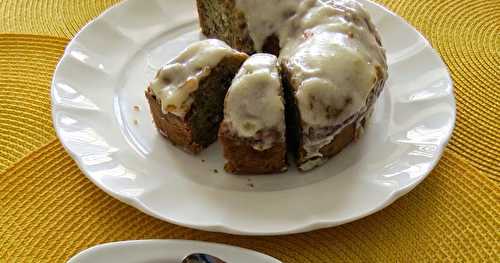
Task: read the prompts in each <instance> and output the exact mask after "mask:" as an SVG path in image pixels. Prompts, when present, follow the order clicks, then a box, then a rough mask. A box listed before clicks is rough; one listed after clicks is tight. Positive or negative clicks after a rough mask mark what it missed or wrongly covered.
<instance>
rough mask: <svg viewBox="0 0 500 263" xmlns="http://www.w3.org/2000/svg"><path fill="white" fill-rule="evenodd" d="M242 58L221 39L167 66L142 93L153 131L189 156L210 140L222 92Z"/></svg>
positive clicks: (214, 133)
mask: <svg viewBox="0 0 500 263" xmlns="http://www.w3.org/2000/svg"><path fill="white" fill-rule="evenodd" d="M247 58H248V56H247V55H246V54H245V53H241V52H238V51H236V50H234V49H232V48H230V47H229V46H228V45H227V44H225V43H224V42H222V41H220V40H215V39H208V40H203V41H199V42H196V43H194V44H192V45H190V46H189V47H187V48H186V49H185V50H184V51H182V52H181V53H180V54H179V55H178V56H177V57H176V58H174V59H173V60H171V61H170V62H169V63H167V65H166V66H164V67H163V68H161V69H160V70H159V71H158V73H157V74H156V77H155V79H154V80H153V81H152V82H151V83H150V85H149V87H148V88H147V90H146V98H147V99H148V102H149V105H150V108H151V113H152V115H153V119H154V122H155V124H156V127H157V128H158V131H159V132H160V133H161V134H162V135H163V136H165V137H166V138H168V139H169V140H170V141H171V142H172V143H173V144H174V145H176V146H179V147H181V148H182V149H184V150H185V151H187V152H189V153H198V152H200V151H201V150H202V149H203V148H205V147H207V146H209V145H210V144H212V143H213V142H215V141H216V140H217V131H218V128H219V124H220V122H221V121H222V118H223V105H224V98H225V95H226V92H227V89H228V88H229V86H230V85H231V81H232V79H233V78H234V76H235V75H236V73H237V72H238V70H239V68H240V66H241V65H242V64H243V62H244V61H245V60H246V59H247Z"/></svg>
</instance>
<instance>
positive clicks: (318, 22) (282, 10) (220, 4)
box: [197, 0, 388, 171]
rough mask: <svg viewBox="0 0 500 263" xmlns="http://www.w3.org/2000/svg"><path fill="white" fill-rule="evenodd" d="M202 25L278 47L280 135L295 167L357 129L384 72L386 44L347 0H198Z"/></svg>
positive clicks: (338, 147)
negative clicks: (282, 130) (281, 92)
mask: <svg viewBox="0 0 500 263" xmlns="http://www.w3.org/2000/svg"><path fill="white" fill-rule="evenodd" d="M197 6H198V13H199V17H200V25H201V28H202V32H203V33H204V34H206V35H207V36H209V37H213V38H219V39H222V40H224V41H226V42H227V43H228V44H229V45H230V46H231V47H233V48H235V49H238V50H240V51H243V52H247V53H250V54H251V53H255V52H267V53H272V54H275V55H278V56H279V57H278V61H279V63H280V65H281V70H282V72H281V74H282V78H283V83H284V87H285V97H286V112H287V113H286V123H287V125H286V126H287V136H286V137H287V140H288V144H289V148H290V150H291V151H293V152H294V153H295V155H296V162H297V166H298V168H299V169H300V170H302V171H308V170H311V169H313V168H315V167H317V166H320V165H322V164H323V163H324V162H325V161H326V160H327V159H328V158H330V157H332V156H334V155H336V154H338V153H339V152H340V151H342V150H343V149H344V148H345V147H346V146H347V145H349V144H350V143H351V142H352V141H354V140H356V139H357V138H358V137H359V136H360V135H361V134H362V132H363V129H364V127H365V125H366V123H367V119H368V118H369V116H370V113H371V112H372V110H373V107H374V104H375V102H376V100H377V98H378V96H379V95H380V93H381V91H382V89H383V87H384V83H385V81H386V79H387V77H388V74H387V62H386V56H385V50H384V48H383V47H382V44H381V41H380V37H379V34H378V33H377V31H376V29H375V27H374V25H373V23H372V22H371V19H370V17H369V15H368V14H367V13H366V11H365V10H364V9H363V7H362V6H361V4H359V3H358V2H357V1H354V0H330V1H326V0H325V1H323V0H303V1H301V0H281V1H269V0H197Z"/></svg>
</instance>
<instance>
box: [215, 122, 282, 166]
mask: <svg viewBox="0 0 500 263" xmlns="http://www.w3.org/2000/svg"><path fill="white" fill-rule="evenodd" d="M219 140H220V142H221V144H222V147H223V151H224V157H225V158H226V160H227V163H226V165H225V166H224V169H225V170H226V171H227V172H229V173H233V174H270V173H279V172H284V171H286V170H287V166H288V165H287V159H286V149H287V145H286V143H285V142H278V143H275V145H274V146H272V147H271V148H269V149H267V150H264V151H258V150H255V149H254V148H253V147H252V144H251V143H250V142H249V141H247V140H244V139H242V138H237V137H234V136H231V134H230V132H229V131H228V129H227V127H225V126H224V124H223V125H221V128H220V130H219Z"/></svg>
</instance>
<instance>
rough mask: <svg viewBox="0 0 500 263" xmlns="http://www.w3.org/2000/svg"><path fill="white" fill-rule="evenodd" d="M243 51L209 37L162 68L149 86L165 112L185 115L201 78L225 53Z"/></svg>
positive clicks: (188, 48)
mask: <svg viewBox="0 0 500 263" xmlns="http://www.w3.org/2000/svg"><path fill="white" fill-rule="evenodd" d="M234 54H241V55H243V54H242V53H239V52H237V51H235V50H233V49H232V48H230V47H229V46H228V45H227V44H226V43H224V42H222V41H220V40H215V39H208V40H203V41H199V42H196V43H194V44H192V45H190V46H189V47H187V48H186V49H185V50H184V51H182V52H181V54H180V55H179V56H177V57H176V58H174V59H173V60H171V61H170V62H169V63H168V64H167V65H166V66H164V67H163V68H161V69H160V70H159V71H158V73H157V75H156V77H155V79H154V80H153V81H152V82H151V84H150V86H149V87H150V88H151V90H152V91H153V93H154V95H155V96H156V97H157V98H159V99H160V101H161V106H162V111H163V113H167V112H170V113H173V114H175V115H177V116H179V117H184V116H185V114H186V113H187V112H188V111H189V109H190V108H191V104H192V103H193V98H192V97H191V96H190V95H191V94H192V93H193V92H194V91H196V90H197V89H198V85H199V81H200V80H201V79H202V78H204V77H206V76H208V75H209V74H210V71H211V69H212V68H214V67H215V66H217V65H218V64H219V62H220V61H221V60H222V59H223V58H224V57H226V56H230V55H234Z"/></svg>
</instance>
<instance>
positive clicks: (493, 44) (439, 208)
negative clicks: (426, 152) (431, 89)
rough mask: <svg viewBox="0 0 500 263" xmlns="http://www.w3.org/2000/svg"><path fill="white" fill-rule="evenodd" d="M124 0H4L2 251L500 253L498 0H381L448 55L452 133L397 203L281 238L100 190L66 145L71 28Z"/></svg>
mask: <svg viewBox="0 0 500 263" xmlns="http://www.w3.org/2000/svg"><path fill="white" fill-rule="evenodd" d="M137 1H140V0H137ZM115 2H117V1H114V0H37V1H33V0H0V262H64V261H65V260H67V259H68V258H69V257H71V256H72V255H74V254H75V253H77V252H78V251H80V250H83V249H85V248H87V247H90V246H93V245H96V244H100V243H104V242H111V241H118V240H128V239H146V238H148V239H149V238H176V239H195V240H206V241H212V242H220V243H226V244H232V245H238V246H242V247H246V248H251V249H255V250H258V251H261V252H264V253H268V254H270V255H272V256H275V257H277V258H278V259H281V260H283V261H284V262H336V261H342V262H343V261H357V262H378V261H388V262H394V261H402V262H428V261H438V262H441V261H456V262H463V261H475V262H488V261H489V262H500V232H499V230H500V202H499V201H500V198H499V184H498V182H499V181H500V165H499V163H500V138H499V137H500V136H499V134H500V132H499V131H500V124H499V120H498V119H499V112H500V109H499V100H500V94H499V93H500V1H498V0H489V1H486V0H469V1H461V0H421V1H412V0H381V1H379V2H381V3H383V4H385V5H386V6H388V7H389V8H390V9H392V10H394V11H395V12H396V13H398V14H400V15H401V16H403V17H404V18H406V19H407V20H408V21H410V23H412V24H413V25H414V26H415V27H417V28H418V29H419V30H420V31H421V32H422V33H423V34H424V35H425V36H426V37H427V38H428V39H429V40H430V41H431V43H432V44H433V46H434V47H435V48H436V49H437V50H438V51H439V52H440V53H441V55H442V56H443V59H444V61H445V62H446V64H447V65H448V66H449V68H450V71H451V74H452V77H453V80H454V81H455V93H456V97H457V104H458V112H457V113H458V119H457V127H456V130H455V133H454V136H453V138H452V140H451V142H450V145H449V147H448V148H447V150H446V152H445V154H444V157H443V159H442V160H441V162H440V163H439V165H438V166H437V168H436V169H435V170H434V171H433V172H432V174H431V175H430V176H429V177H428V178H427V179H426V180H425V181H424V182H423V183H422V184H421V185H419V186H418V187H417V188H416V189H415V190H414V191H412V192H411V193H410V194H408V195H406V196H404V197H403V198H401V199H400V200H398V201H397V202H395V203H394V204H393V205H391V206H390V207H389V208H387V209H385V210H383V211H381V212H379V213H377V214H375V215H372V216H370V217H368V218H365V219H362V220H359V221H357V222H354V223H351V224H347V225H343V226H340V227H336V228H331V229H325V230H320V231H315V232H310V233H305V234H298V235H291V236H282V237H241V236H232V235H225V234H216V233H207V232H202V231H196V230H191V229H187V228H183V227H179V226H174V225H171V224H168V223H164V222H161V221H158V220H156V219H153V218H151V217H148V216H146V215H144V214H142V213H140V212H138V211H137V210H135V209H134V208H131V207H129V206H127V205H125V204H122V203H120V202H118V201H116V200H114V199H112V198H111V197H109V196H107V195H106V194H104V193H103V192H102V191H100V190H99V189H97V188H96V187H95V186H94V185H92V184H91V183H90V182H89V181H88V180H87V179H86V178H85V177H84V176H83V175H82V174H81V172H80V171H79V170H78V168H77V167H76V165H75V164H74V162H73V161H72V160H71V158H70V157H69V156H68V155H67V154H66V153H65V152H64V150H63V148H62V146H61V145H60V143H59V142H58V140H57V139H56V137H55V134H54V131H53V129H52V124H51V118H50V98H49V90H50V80H51V77H52V72H53V70H54V67H55V65H56V63H57V61H58V59H59V58H60V56H61V55H62V53H63V50H64V47H65V45H66V44H67V43H68V41H69V39H70V38H71V37H72V36H73V35H74V34H75V33H76V32H77V31H78V30H79V28H81V27H82V26H83V25H84V24H85V23H86V22H87V21H89V20H91V19H92V18H94V17H95V16H96V15H98V14H99V13H100V12H102V11H103V10H104V9H105V8H107V7H109V6H111V5H112V4H114V3H115Z"/></svg>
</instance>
